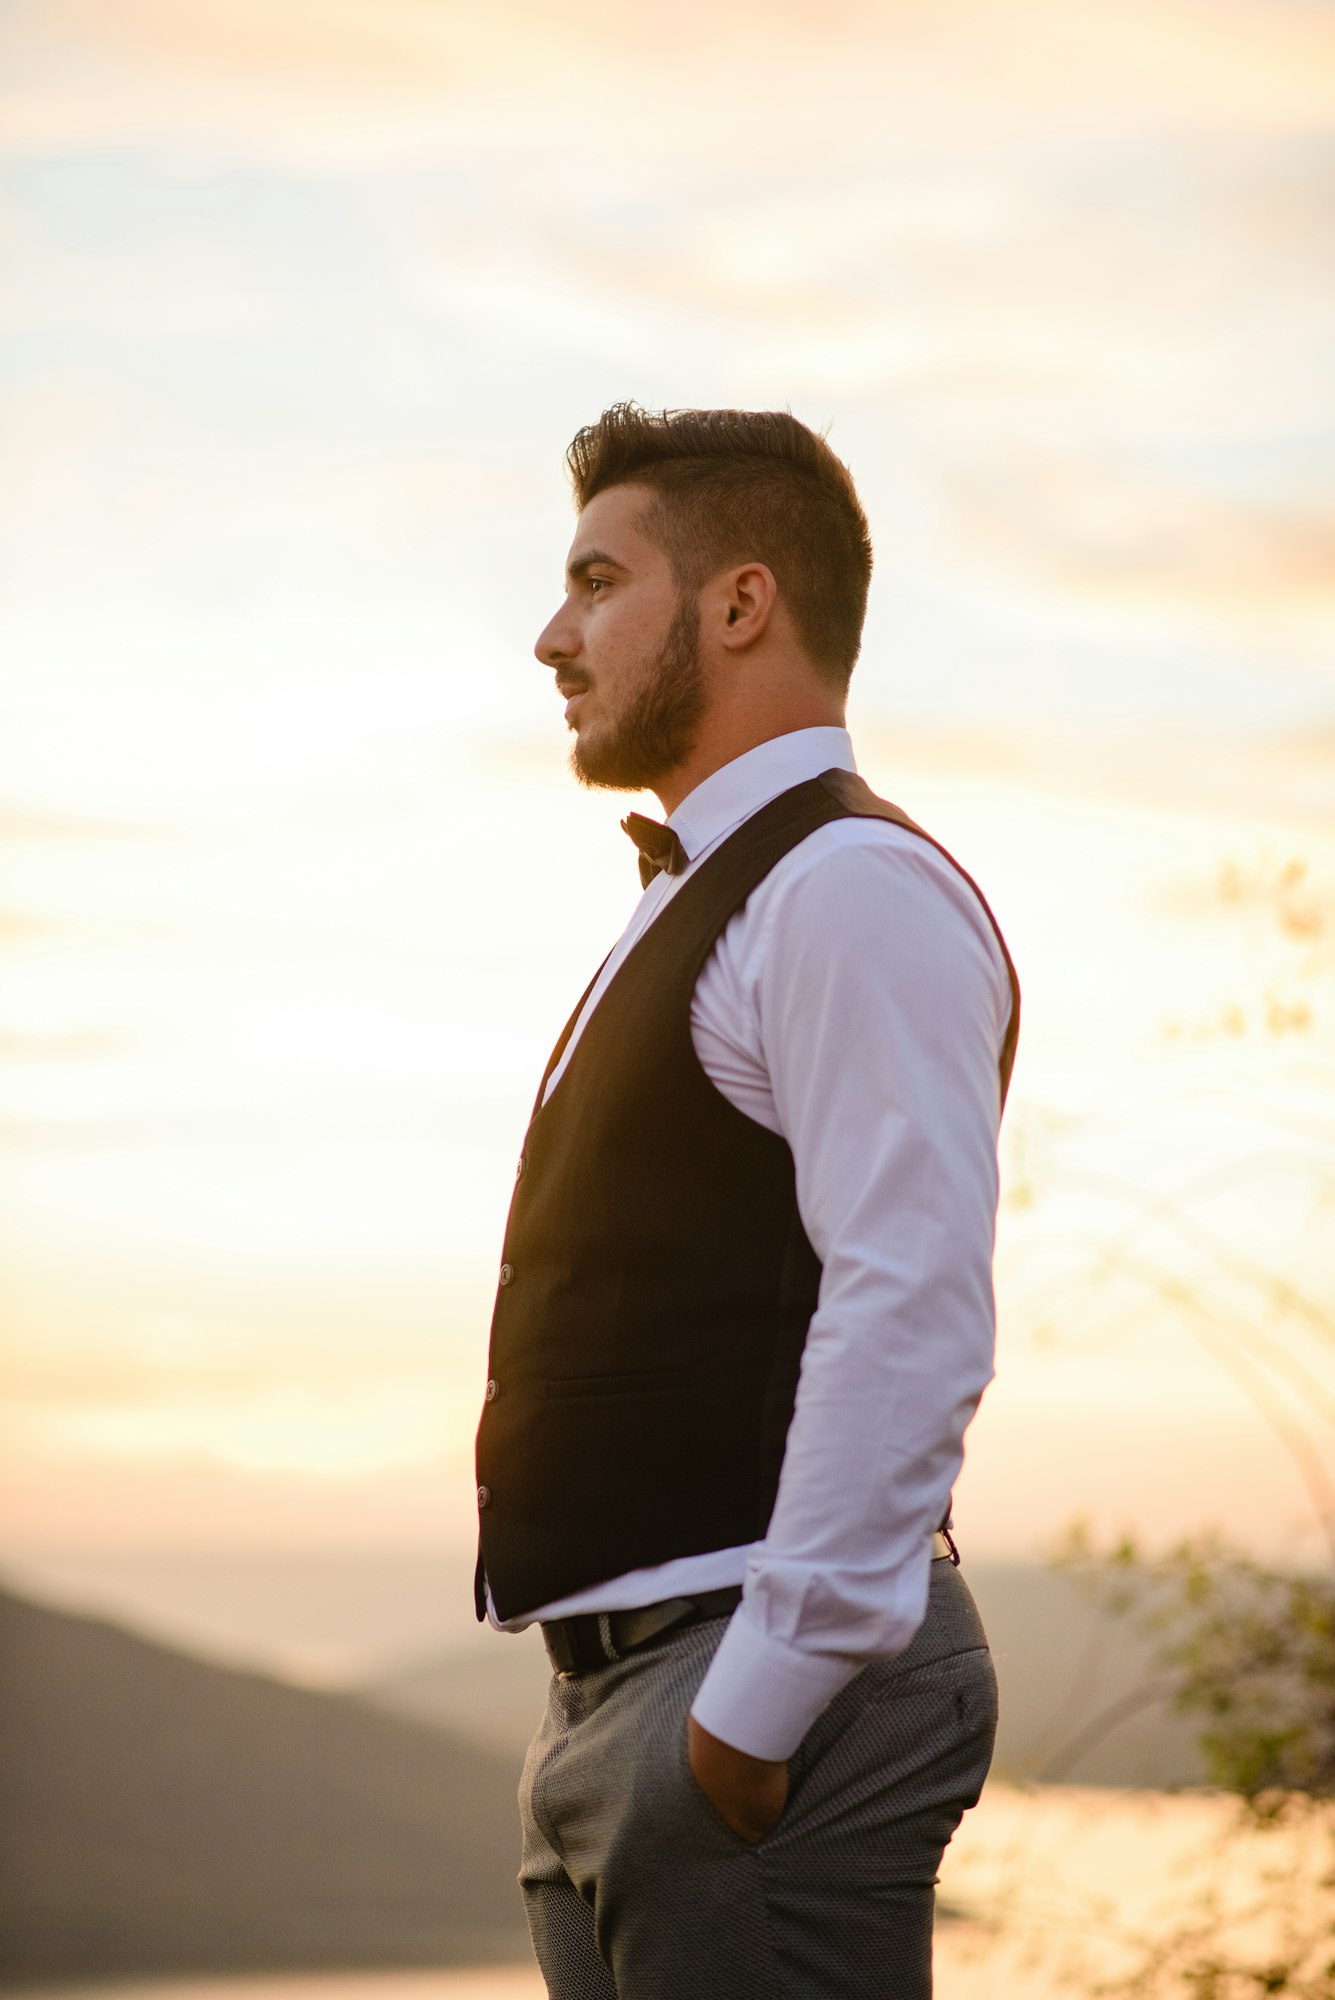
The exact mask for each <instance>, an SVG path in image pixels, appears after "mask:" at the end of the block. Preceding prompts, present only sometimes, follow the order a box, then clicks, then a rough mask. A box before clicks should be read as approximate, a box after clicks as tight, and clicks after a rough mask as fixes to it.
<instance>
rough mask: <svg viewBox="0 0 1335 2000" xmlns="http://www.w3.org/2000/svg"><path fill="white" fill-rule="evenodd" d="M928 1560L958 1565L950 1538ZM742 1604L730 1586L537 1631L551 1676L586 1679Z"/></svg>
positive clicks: (936, 1541) (554, 1622)
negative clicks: (659, 1640) (665, 1636)
mask: <svg viewBox="0 0 1335 2000" xmlns="http://www.w3.org/2000/svg"><path fill="white" fill-rule="evenodd" d="M932 1555H933V1557H934V1558H935V1559H936V1560H937V1561H938V1562H939V1561H941V1560H942V1559H943V1558H946V1559H948V1560H949V1561H951V1562H954V1563H958V1562H959V1555H958V1552H957V1551H956V1548H955V1545H954V1543H953V1542H952V1541H951V1539H950V1536H949V1534H948V1533H946V1532H945V1531H944V1530H942V1529H938V1530H937V1533H936V1535H935V1536H934V1538H933V1541H932ZM741 1601H742V1586H741V1585H740V1584H739V1583H734V1584H730V1585H729V1586H728V1588H727V1589H726V1590H706V1591H702V1592H701V1594H700V1595H699V1596H698V1597H665V1598H663V1599H662V1601H661V1602H660V1603H658V1604H642V1605H639V1606H638V1607H637V1608H636V1609H635V1610H634V1611H576V1612H575V1613H574V1614H573V1616H572V1617H569V1618H550V1619H548V1620H547V1622H546V1623H545V1624H544V1625H543V1627H542V1643H543V1645H544V1646H545V1647H546V1648H547V1657H548V1659H549V1660H550V1661H551V1663H552V1671H553V1673H557V1674H587V1673H589V1672H590V1671H591V1670H592V1669H593V1668H594V1667H605V1666H608V1665H609V1664H610V1663H611V1662H612V1661H614V1660H620V1659H624V1657H625V1655H626V1654H627V1653H633V1652H634V1651H635V1649H636V1647H637V1646H647V1645H648V1644H649V1641H650V1640H651V1639H657V1638H659V1637H661V1636H662V1634H664V1633H665V1632H681V1631H684V1630H685V1628H686V1627H687V1626H688V1625H698V1624H700V1622H701V1621H702V1620H703V1619H705V1618H726V1617H728V1616H729V1615H730V1614H731V1613H732V1612H734V1611H735V1610H736V1609H737V1606H738V1605H739V1604H740V1603H741Z"/></svg>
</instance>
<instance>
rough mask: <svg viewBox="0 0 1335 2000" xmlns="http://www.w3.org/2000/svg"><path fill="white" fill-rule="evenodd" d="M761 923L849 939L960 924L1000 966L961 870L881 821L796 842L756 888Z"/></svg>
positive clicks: (918, 934) (919, 936)
mask: <svg viewBox="0 0 1335 2000" xmlns="http://www.w3.org/2000/svg"><path fill="white" fill-rule="evenodd" d="M761 886H762V890H763V892H764V903H765V905H766V916H767V918H768V923H767V926H766V928H767V929H769V930H770V931H771V932H772V933H773V932H776V931H777V932H779V933H787V932H793V933H796V934H798V935H801V934H814V936H816V937H818V938H820V939H822V940H824V941H825V942H826V943H834V942H838V941H841V940H845V939H846V940H848V941H849V943H852V944H855V943H856V941H857V939H858V937H859V936H860V935H862V934H864V933H866V932H870V933H872V934H879V933H884V932H886V931H887V930H889V931H893V932H895V933H897V934H898V935H899V937H900V938H901V940H902V941H903V942H905V943H908V942H910V941H911V940H912V941H919V942H922V941H924V940H925V939H926V938H927V937H929V936H931V935H934V934H936V933H939V932H944V933H947V934H949V933H951V932H958V931H959V930H960V929H961V927H962V928H963V930H964V931H966V932H968V933H971V934H972V935H973V936H974V937H975V938H976V940H977V941H978V942H979V943H981V944H982V945H983V947H984V948H985V950H986V952H987V955H988V957H989V958H991V959H992V960H994V961H995V964H996V966H997V967H998V968H999V969H1000V970H1001V971H1002V972H1003V974H1004V971H1005V959H1004V956H1003V953H1002V950H1001V946H1000V943H999V941H998V934H997V929H996V926H995V924H994V923H993V921H992V919H991V917H990V916H989V914H988V910H987V907H986V905H985V903H984V902H983V899H982V894H981V891H980V890H978V889H977V888H975V887H974V886H973V884H972V883H971V882H970V881H969V879H968V878H967V877H966V875H965V874H964V873H963V872H962V867H961V866H957V865H956V864H955V863H953V862H952V861H951V860H949V859H948V858H947V856H946V855H945V854H943V853H942V851H941V850H940V848H938V847H936V846H934V845H933V843H932V841H931V840H929V839H926V838H924V836H923V835H922V834H919V833H912V832H910V831H909V830H908V828H907V827H902V826H896V825H895V824H894V823H893V822H892V821H889V820H882V819H839V820H835V821H833V822H832V823H831V824H830V825H828V826H823V827H820V828H819V829H818V830H817V831H816V832H815V833H812V834H809V835H808V836H807V838H806V839H805V840H803V841H800V842H799V843H798V845H797V846H796V847H794V848H792V849H791V850H790V851H789V852H788V853H787V854H785V855H784V856H783V858H782V860H780V861H779V862H777V863H776V865H775V866H774V868H773V869H772V870H771V871H770V873H769V875H768V876H767V877H766V879H765V882H764V883H763V884H762V885H761Z"/></svg>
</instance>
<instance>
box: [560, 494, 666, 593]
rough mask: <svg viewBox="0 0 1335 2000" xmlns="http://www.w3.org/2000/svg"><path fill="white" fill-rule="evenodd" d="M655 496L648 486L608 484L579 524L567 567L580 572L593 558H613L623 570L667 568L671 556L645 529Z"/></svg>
mask: <svg viewBox="0 0 1335 2000" xmlns="http://www.w3.org/2000/svg"><path fill="white" fill-rule="evenodd" d="M652 499H653V493H652V491H651V490H650V488H649V487H647V486H608V487H606V488H604V490H603V491H602V492H601V493H595V494H594V496H593V498H592V500H590V502H589V504H588V506H587V507H585V508H584V509H583V511H582V512H581V514H580V517H579V520H578V522H577V523H576V525H575V534H574V538H573V540H572V541H571V544H570V553H569V555H568V557H567V558H566V568H567V570H569V571H572V572H573V571H577V570H578V568H579V567H580V566H581V565H583V564H584V563H587V562H588V561H589V560H590V559H591V558H596V557H603V558H608V557H610V558H611V560H612V562H614V563H615V564H617V565H619V566H620V567H621V568H622V569H626V570H633V571H636V572H637V573H638V572H643V571H645V570H651V569H655V568H658V567H660V566H661V567H662V568H665V569H666V568H667V566H668V564H667V557H666V556H665V555H664V553H663V551H662V549H661V548H660V547H659V545H658V543H657V542H655V541H652V540H651V539H650V538H649V536H648V534H647V533H646V532H645V530H644V527H643V525H642V523H643V517H644V513H645V509H646V508H647V507H648V505H649V503H650V502H651V501H652Z"/></svg>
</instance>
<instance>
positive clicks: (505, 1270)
mask: <svg viewBox="0 0 1335 2000" xmlns="http://www.w3.org/2000/svg"><path fill="white" fill-rule="evenodd" d="M514 1274H515V1267H514V1265H513V1264H502V1265H501V1283H502V1284H503V1285H508V1284H509V1282H510V1280H511V1278H513V1276H514Z"/></svg>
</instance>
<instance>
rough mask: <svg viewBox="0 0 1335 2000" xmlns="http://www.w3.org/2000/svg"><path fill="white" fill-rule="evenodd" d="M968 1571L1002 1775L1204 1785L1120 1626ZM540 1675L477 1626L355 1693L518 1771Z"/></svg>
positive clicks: (521, 1646)
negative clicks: (983, 1630) (993, 1679)
mask: <svg viewBox="0 0 1335 2000" xmlns="http://www.w3.org/2000/svg"><path fill="white" fill-rule="evenodd" d="M967 1576H968V1580H969V1584H970V1587H971V1588H972V1590H973V1593H974V1595H975V1597H976V1598H977V1600H978V1605H979V1609H980V1610H981V1612H982V1614H983V1621H984V1623H985V1624H986V1626H987V1629H988V1635H989V1637H990V1640H991V1643H992V1651H993V1655H994V1657H995V1659H996V1663H997V1677H998V1680H999V1681H1000V1684H1001V1728H1000V1732H999V1734H998V1738H997V1754H996V1761H995V1766H994V1768H995V1771H996V1773H997V1775H998V1776H1001V1777H1008V1778H1015V1779H1035V1780H1038V1779H1047V1780H1049V1781H1059V1782H1063V1783H1069V1784H1080V1785H1130V1786H1139V1787H1143V1788H1153V1789H1157V1788H1160V1787H1169V1788H1171V1787H1174V1786H1179V1785H1192V1784H1199V1783H1200V1782H1201V1781H1202V1778H1203V1776H1204V1769H1203V1765H1202V1762H1201V1757H1200V1753H1199V1751H1198V1750H1197V1748H1196V1741H1195V1730H1194V1728H1193V1727H1192V1725H1191V1724H1190V1723H1189V1722H1187V1721H1186V1720H1184V1718H1182V1717H1181V1716H1177V1715H1174V1714H1172V1713H1170V1712H1168V1710H1167V1709H1166V1705H1165V1703H1164V1701H1163V1699H1162V1696H1161V1695H1160V1696H1158V1697H1157V1698H1154V1699H1149V1698H1148V1695H1149V1693H1150V1692H1151V1687H1150V1684H1151V1683H1152V1682H1153V1681H1154V1679H1155V1675H1154V1671H1153V1666H1152V1663H1151V1661H1150V1660H1149V1657H1148V1655H1147V1652H1146V1649H1145V1648H1144V1646H1143V1645H1142V1644H1140V1643H1139V1642H1138V1641H1137V1640H1136V1639H1135V1638H1134V1637H1133V1636H1132V1635H1131V1634H1130V1633H1128V1631H1127V1629H1126V1627H1125V1626H1124V1625H1123V1624H1122V1623H1120V1622H1119V1621H1118V1620H1116V1619H1114V1618H1110V1617H1108V1616H1107V1615H1105V1614H1103V1613H1100V1612H1098V1611H1095V1610H1093V1609H1091V1607H1090V1606H1089V1605H1087V1604H1086V1603H1085V1602H1084V1600H1083V1599H1082V1598H1081V1597H1080V1596H1079V1595H1078V1593H1077V1592H1076V1591H1075V1590H1074V1589H1073V1587H1072V1586H1071V1584H1070V1583H1068V1582H1067V1581H1066V1580H1065V1579H1064V1578H1063V1577H1061V1576H1060V1575H1058V1574H1055V1573H1054V1572H1052V1571H1050V1570H1046V1569H1041V1568H1039V1567H1037V1566H1035V1565H1032V1564H1025V1563H1014V1564H993V1563H979V1564H970V1565H969V1567H968V1570H967ZM548 1672H549V1669H548V1666H547V1656H546V1654H545V1653H544V1651H543V1649H542V1645H541V1642H540V1640H539V1639H538V1637H537V1634H536V1633H534V1632H531V1631H530V1632H526V1633H524V1634H522V1635H521V1636H519V1637H515V1636H514V1635H513V1634H509V1633H499V1632H492V1631H485V1632H482V1633H479V1634H478V1635H477V1637H476V1638H470V1640H469V1641H468V1643H467V1644H466V1645H465V1646H462V1647H453V1648H449V1649H447V1650H445V1651H442V1653H441V1654H439V1655H438V1656H436V1657H434V1658H428V1659H426V1660H423V1661H419V1662H417V1663H415V1664H412V1665H409V1666H407V1667H404V1668H402V1669H401V1670H400V1671H398V1672H396V1673H392V1674H387V1675H383V1676H381V1677H379V1678H378V1679H377V1680H376V1681H375V1682H374V1683H373V1684H372V1685H370V1686H368V1687H366V1688H365V1689H364V1690H363V1692H364V1694H365V1695H366V1697H367V1699H368V1700H370V1701H372V1702H374V1703H375V1704H376V1705H377V1706H379V1707H382V1708H384V1709H385V1710H387V1711H388V1712H390V1713H392V1714H399V1715H404V1716H411V1717H412V1718H413V1719H414V1720H416V1721H419V1722H425V1723H428V1724H431V1725H433V1726H435V1727H438V1728H445V1729H451V1730H454V1731H457V1732H459V1733H460V1734H462V1735H465V1736H467V1737H468V1738H469V1740H470V1741H472V1742H476V1743H481V1744H485V1745H486V1746H487V1747H488V1748H490V1749H492V1750H495V1751H496V1752H498V1753H499V1754H501V1755H502V1756H504V1757H506V1758H507V1759H508V1760H509V1762H510V1765H511V1767H512V1768H514V1767H517V1765H518V1763H519V1761H520V1759H521V1758H522V1756H523V1751H524V1746H525V1744H526V1743H527V1742H528V1739H529V1737H530V1736H531V1735H532V1734H533V1731H534V1729H535V1727H536V1726H537V1721H538V1717H539V1716H540V1715H541V1713H542V1706H543V1701H544V1698H545V1692H546V1686H547V1679H548ZM1143 1696H1144V1697H1146V1698H1144V1699H1143V1698H1142V1697H1143Z"/></svg>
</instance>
